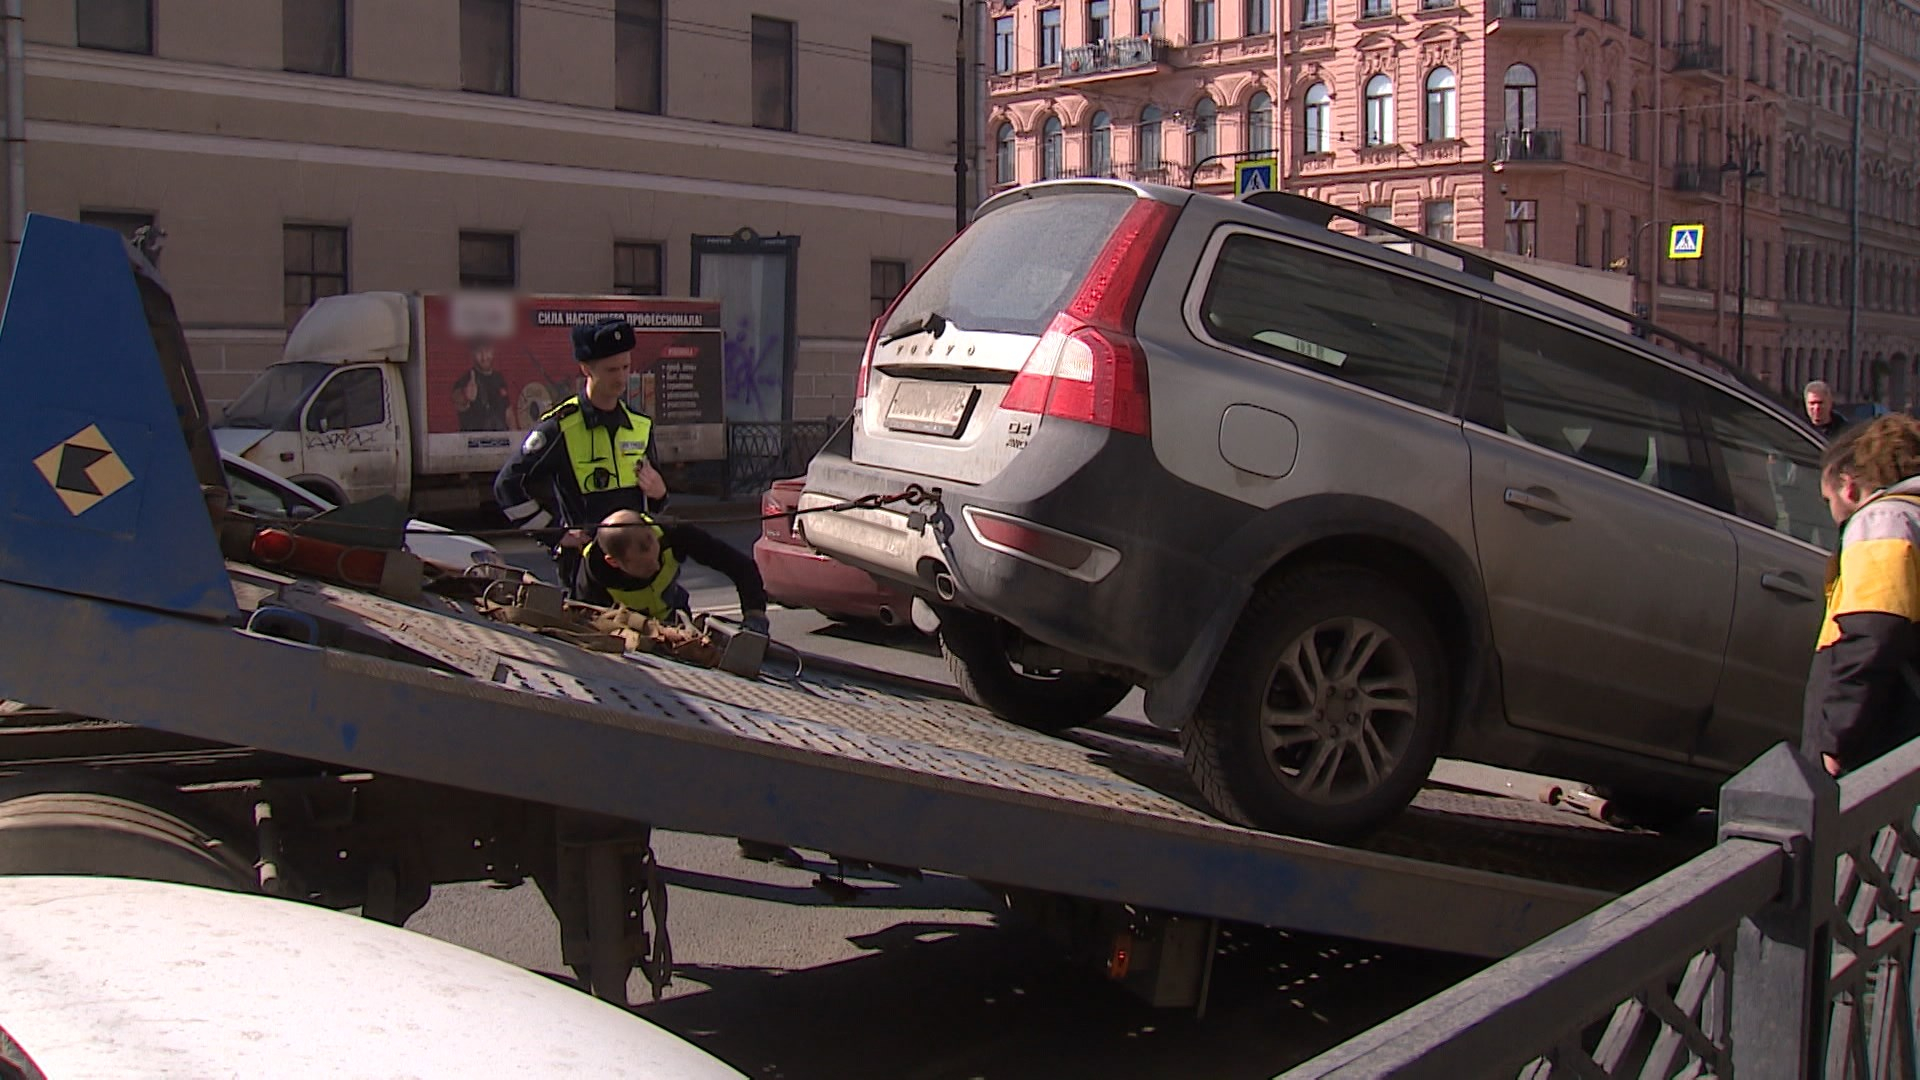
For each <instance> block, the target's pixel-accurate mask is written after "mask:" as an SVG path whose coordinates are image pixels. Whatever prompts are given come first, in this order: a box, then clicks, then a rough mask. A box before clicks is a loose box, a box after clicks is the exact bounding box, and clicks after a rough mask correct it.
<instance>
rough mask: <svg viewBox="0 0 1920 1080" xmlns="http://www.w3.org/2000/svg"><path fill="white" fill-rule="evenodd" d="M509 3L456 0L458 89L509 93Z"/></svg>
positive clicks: (511, 28)
mask: <svg viewBox="0 0 1920 1080" xmlns="http://www.w3.org/2000/svg"><path fill="white" fill-rule="evenodd" d="M513 8H514V4H513V0H460V85H461V87H462V88H463V89H467V90H471V91H473V92H474V93H476V94H506V95H511V94H512V93H513V88H514V83H513Z"/></svg>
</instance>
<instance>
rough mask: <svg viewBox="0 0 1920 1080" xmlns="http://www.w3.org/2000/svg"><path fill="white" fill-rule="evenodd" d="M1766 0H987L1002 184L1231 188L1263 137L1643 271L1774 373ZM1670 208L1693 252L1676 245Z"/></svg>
mask: <svg viewBox="0 0 1920 1080" xmlns="http://www.w3.org/2000/svg"><path fill="white" fill-rule="evenodd" d="M1775 2H1776V0H1111V2H1102V0H990V2H989V4H988V11H987V14H988V19H989V27H990V29H989V40H990V42H991V47H992V51H991V52H990V53H989V56H988V60H989V73H990V74H989V77H988V94H989V102H990V112H989V116H988V124H987V132H986V134H987V138H988V140H989V141H988V159H989V168H990V169H991V170H992V172H991V173H990V178H991V179H993V180H995V181H996V182H997V183H998V184H999V185H1002V186H1004V185H1010V184H1014V183H1026V182H1030V181H1033V180H1037V179H1044V178H1048V177H1056V176H1077V175H1110V176H1119V177H1123V178H1134V179H1146V180H1160V181H1162V182H1166V183H1172V184H1175V185H1180V186H1193V187H1196V188H1198V189H1201V190H1209V191H1214V192H1226V191H1228V190H1229V185H1230V183H1231V180H1232V175H1233V170H1232V164H1233V161H1234V160H1235V159H1236V158H1240V157H1254V156H1261V153H1262V151H1265V150H1267V149H1269V148H1271V149H1272V152H1273V156H1274V157H1275V158H1276V159H1277V164H1278V173H1279V182H1280V184H1281V186H1283V187H1285V188H1287V189H1288V190H1293V191H1298V192H1300V193H1302V194H1306V195H1310V196H1313V197H1316V198H1320V199H1325V200H1327V201H1330V202H1333V203H1336V204H1339V205H1342V206H1346V207H1350V208H1352V209H1355V210H1360V211H1363V212H1364V213H1366V214H1368V215H1370V216H1377V217H1383V218H1388V219H1390V220H1392V221H1393V222H1395V223H1396V224H1398V225H1400V226H1403V227H1406V228H1412V229H1417V230H1420V231H1422V232H1425V233H1428V234H1429V235H1433V236H1436V237H1439V238H1443V239H1453V240H1456V241H1459V242H1463V243H1467V244H1475V245H1481V246H1485V247H1488V248H1492V249H1494V250H1503V251H1509V252H1514V253H1518V254H1524V255H1532V256H1535V257H1538V258H1542V259H1547V260H1551V261H1554V262H1561V263H1573V264H1577V265H1583V266H1588V267H1594V268H1599V269H1611V270H1616V271H1619V272H1623V273H1626V272H1632V273H1633V274H1634V275H1635V277H1636V279H1637V281H1636V289H1635V295H1636V297H1637V298H1638V302H1639V303H1640V304H1641V305H1642V307H1643V309H1644V310H1645V311H1646V312H1648V313H1650V314H1651V315H1652V317H1653V318H1654V319H1655V321H1657V322H1659V323H1661V324H1663V325H1665V326H1668V327H1669V328H1671V329H1672V330H1673V331H1675V332H1676V333H1679V334H1682V335H1685V336H1686V337H1689V338H1691V339H1693V340H1695V341H1697V342H1699V343H1700V344H1702V345H1704V346H1706V347H1707V348H1709V349H1712V350H1713V351H1715V352H1717V353H1719V354H1720V355H1721V356H1724V357H1727V358H1728V359H1730V360H1731V359H1733V358H1734V357H1735V355H1736V353H1737V352H1738V351H1739V349H1740V348H1741V347H1742V346H1744V349H1745V361H1744V366H1746V367H1747V368H1748V370H1750V371H1752V372H1753V373H1755V374H1756V375H1759V376H1762V377H1764V378H1766V379H1768V380H1769V381H1771V382H1773V383H1774V384H1775V385H1781V384H1783V383H1785V382H1786V381H1787V380H1788V379H1789V378H1790V377H1792V376H1793V375H1794V374H1795V373H1790V372H1789V371H1788V370H1787V369H1786V366H1785V364H1784V363H1783V362H1782V355H1781V343H1782V333H1783V329H1784V327H1783V322H1782V318H1781V308H1780V304H1781V301H1782V299H1783V292H1782V290H1783V288H1784V287H1785V273H1784V267H1785V265H1786V259H1787V249H1786V245H1785V244H1784V243H1783V240H1782V228H1781V215H1780V201H1779V194H1778V193H1779V191H1780V178H1781V176H1782V169H1781V167H1780V165H1779V162H1780V159H1781V151H1782V147H1783V145H1784V140H1783V139H1782V136H1781V131H1780V126H1781V123H1782V99H1781V91H1780V89H1779V87H1780V85H1781V82H1782V80H1783V79H1784V77H1785V75H1786V70H1785V63H1784V56H1785V53H1784V44H1783V35H1782V33H1781V28H1780V23H1781V16H1780V12H1779V10H1778V8H1776V7H1775V6H1774V4H1775ZM1743 180H1744V186H1745V192H1744V196H1745V198H1744V202H1745V207H1744V212H1743V211H1742V206H1741V203H1742V197H1741V196H1742V190H1741V189H1742V181H1743ZM1742 219H1744V221H1743V220H1742ZM1676 223H1684V224H1700V225H1704V226H1705V244H1704V250H1703V252H1702V254H1703V257H1702V258H1700V259H1697V260H1684V261H1683V260H1669V259H1667V258H1665V255H1666V241H1667V227H1668V226H1669V225H1671V224H1676ZM1743 225H1744V233H1745V237H1746V245H1745V252H1746V273H1745V275H1744V277H1745V281H1744V285H1745V294H1746V305H1745V311H1746V318H1745V319H1744V324H1745V325H1744V333H1742V327H1741V323H1742V321H1743V320H1741V319H1740V318H1739V317H1738V313H1739V312H1740V310H1741V306H1740V299H1739V298H1740V293H1741V285H1742V276H1743V275H1742V273H1741V260H1740V252H1741V244H1740V242H1739V240H1740V237H1741V234H1742V231H1743V229H1742V227H1743ZM1743 339H1744V340H1743Z"/></svg>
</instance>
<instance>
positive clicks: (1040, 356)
mask: <svg viewBox="0 0 1920 1080" xmlns="http://www.w3.org/2000/svg"><path fill="white" fill-rule="evenodd" d="M1179 216H1180V209H1179V207H1176V206H1170V205H1168V204H1166V203H1163V202H1159V201H1157V200H1154V199H1141V200H1139V201H1137V202H1135V203H1134V204H1133V206H1132V207H1131V208H1129V209H1128V210H1127V213H1126V216H1125V217H1123V218H1121V219H1120V225H1119V227H1118V228H1116V229H1114V231H1113V235H1112V236H1111V237H1109V238H1108V240H1107V244H1106V247H1104V248H1102V249H1101V251H1100V256H1099V258H1097V259H1095V260H1094V263H1093V266H1092V268H1091V269H1089V270H1088V271H1087V277H1086V280H1085V281H1083V282H1081V283H1080V290H1079V291H1078V292H1077V293H1075V294H1074V297H1073V299H1072V300H1071V301H1070V302H1068V304H1067V307H1066V310H1064V311H1062V312H1061V313H1060V314H1059V315H1056V316H1055V317H1054V320H1053V322H1052V324H1051V325H1049V326H1048V327H1047V332H1046V333H1045V334H1043V335H1042V336H1041V338H1040V341H1039V343H1038V344H1036V345H1034V347H1033V352H1032V353H1031V354H1029V355H1028V357H1027V361H1026V363H1025V364H1024V365H1022V367H1021V369H1020V374H1019V375H1017V376H1015V377H1014V380H1013V385H1012V386H1009V387H1008V388H1007V395H1006V397H1005V398H1003V399H1002V400H1001V402H1000V407H1001V408H1003V409H1016V410H1019V411H1021V412H1031V413H1039V414H1041V415H1043V416H1057V417H1060V418H1061V419H1063V420H1077V421H1080V422H1081V423H1086V424H1095V425H1098V426H1100V427H1104V428H1111V429H1113V430H1115V431H1125V432H1130V433H1132V434H1135V435H1145V434H1147V433H1148V430H1149V423H1148V407H1147V358H1146V354H1145V353H1143V352H1142V351H1141V349H1140V342H1139V341H1138V340H1136V339H1135V338H1134V320H1135V319H1136V318H1137V317H1138V316H1139V314H1140V302H1141V301H1142V300H1143V299H1144V298H1145V296H1146V291H1147V281H1148V279H1150V278H1151V277H1152V276H1153V268H1154V266H1155V264H1156V263H1157V262H1158V261H1159V258H1160V251H1161V249H1162V248H1164V247H1165V246H1166V243H1167V237H1168V235H1170V234H1171V233H1172V232H1173V223H1174V221H1175V219H1177V218H1178V217H1179Z"/></svg>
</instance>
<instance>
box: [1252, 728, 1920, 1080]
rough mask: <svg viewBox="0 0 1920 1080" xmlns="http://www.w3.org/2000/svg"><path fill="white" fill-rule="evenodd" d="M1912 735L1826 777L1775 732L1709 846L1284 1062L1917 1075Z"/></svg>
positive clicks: (1321, 1071) (1735, 789) (1465, 1072)
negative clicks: (1402, 1007)
mask: <svg viewBox="0 0 1920 1080" xmlns="http://www.w3.org/2000/svg"><path fill="white" fill-rule="evenodd" d="M1916 805H1920V741H1916V742H1914V743H1910V744H1908V745H1907V746H1905V747H1903V748H1901V749H1900V750H1897V751H1895V752H1894V753H1892V754H1889V755H1887V756H1886V757H1884V758H1882V759H1880V760H1879V761H1876V762H1873V763H1872V764H1870V765H1868V766H1866V767H1865V768H1863V769H1860V770H1859V771H1858V772H1855V773H1852V774H1849V775H1848V776H1847V777H1846V779H1845V780H1843V781H1842V782H1840V783H1839V784H1835V783H1834V782H1833V780H1831V779H1830V778H1828V777H1827V776H1826V774H1825V773H1823V772H1821V771H1819V770H1818V769H1816V768H1814V767H1813V766H1811V765H1809V764H1807V763H1806V762H1805V761H1803V760H1802V759H1801V758H1800V757H1799V756H1798V755H1797V754H1795V753H1794V752H1793V751H1792V750H1791V749H1789V748H1788V747H1786V746H1784V745H1782V746H1777V747H1775V748H1774V749H1773V750H1771V751H1769V752H1768V753H1767V754H1766V755H1764V756H1763V757H1761V758H1760V759H1759V760H1758V761H1756V762H1754V764H1753V765H1751V766H1750V767H1748V768H1747V769H1746V770H1745V771H1744V772H1742V773H1740V774H1739V775H1738V776H1736V777H1734V778H1733V779H1732V780H1729V781H1728V782H1727V783H1726V785H1725V786H1724V787H1722V788H1721V794H1720V833H1719V836H1720V839H1719V843H1718V844H1716V845H1715V846H1714V847H1713V848H1711V849H1710V850H1708V851H1706V852H1704V853H1702V854H1701V855H1700V856H1698V857H1697V858H1695V859H1693V860H1692V861H1690V862H1688V863H1686V864H1684V865H1682V866H1679V867H1677V868H1675V869H1674V870H1673V871H1671V872H1669V873H1667V874H1666V875H1664V876H1662V877H1660V878H1658V879H1656V880H1654V881H1652V882H1650V883H1648V884H1647V885H1645V886H1643V887H1642V888H1640V889H1638V890H1635V891H1634V892H1632V893H1629V894H1628V895H1626V896H1623V897H1621V898H1620V899H1618V900H1616V901H1614V902H1613V903H1611V904H1608V905H1607V906H1605V907H1603V908H1601V909H1599V910H1598V911H1595V912H1593V913H1592V914H1591V915H1588V916H1587V917H1586V918H1584V919H1581V920H1579V921H1578V922H1575V923H1573V924H1572V925H1570V926H1567V927H1565V928H1564V929H1562V930H1560V931H1558V932H1557V933H1554V934H1552V935H1549V936H1548V937H1546V938H1544V939H1542V940H1541V941H1539V942H1537V943H1536V944H1534V945H1532V946H1530V947H1528V948H1527V949H1525V950H1522V951H1521V952H1519V953H1516V954H1514V955H1513V956H1510V957H1508V958H1507V959H1506V960H1503V961H1501V962H1500V963H1498V964H1495V965H1494V966H1492V967H1490V968H1488V969H1486V970H1485V971H1483V972H1481V973H1480V974H1479V975H1476V976H1474V977H1473V978H1471V979H1468V980H1467V981H1465V982H1463V983H1461V984H1459V985H1458V986H1455V987H1454V988H1452V989H1451V990H1448V991H1446V992H1444V993H1442V994H1439V995H1437V996H1435V997H1434V998H1432V999H1430V1000H1428V1001H1426V1002H1424V1003H1422V1004H1421V1005H1419V1006H1416V1007H1415V1008H1413V1009H1410V1010H1408V1011H1407V1012H1405V1013H1402V1014H1400V1015H1399V1016H1397V1017H1394V1018H1393V1019H1391V1020H1388V1021H1387V1022H1385V1023H1383V1024H1381V1025H1379V1026H1377V1027H1375V1028H1373V1029H1372V1030H1370V1031H1367V1032H1364V1033H1362V1034H1361V1035H1359V1036H1356V1037H1355V1038H1353V1039H1351V1040H1349V1041H1347V1042H1346V1043H1343V1044H1341V1045H1340V1046H1337V1047H1335V1048H1333V1049H1332V1050H1329V1051H1327V1052H1326V1053H1325V1054H1322V1055H1321V1056H1319V1057H1317V1058H1314V1059H1313V1060H1312V1061H1309V1062H1306V1063H1305V1064H1303V1065H1301V1066H1299V1067H1297V1068H1295V1069H1293V1070H1292V1071H1290V1072H1288V1073H1286V1074H1285V1076H1286V1077H1287V1078H1304V1077H1322V1076H1336V1077H1360V1076H1369V1077H1371V1076H1382V1075H1393V1076H1398V1077H1410V1078H1424V1077H1434V1078H1452V1077H1462V1076H1521V1077H1527V1078H1544V1077H1562V1076H1568V1077H1583V1078H1584V1077H1624V1076H1638V1077H1706V1076H1715V1077H1739V1078H1743V1080H1744V1078H1747V1077H1816V1076H1817V1077H1825V1078H1829V1080H1847V1078H1861V1080H1878V1078H1881V1077H1896V1076H1897V1077H1903V1078H1912V1077H1915V1076H1916V1074H1920V1039H1916V1031H1915V997H1914V994H1913V991H1914V988H1915V987H1916V985H1917V984H1920V971H1916V970H1915V967H1914V958H1915V943H1916V931H1920V889H1916V883H1917V882H1920V831H1916V828H1915V810H1916Z"/></svg>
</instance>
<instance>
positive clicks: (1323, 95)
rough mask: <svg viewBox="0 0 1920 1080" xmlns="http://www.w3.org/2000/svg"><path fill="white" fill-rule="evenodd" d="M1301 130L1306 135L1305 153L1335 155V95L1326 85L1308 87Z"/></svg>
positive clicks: (1319, 84) (1316, 84) (1317, 84)
mask: <svg viewBox="0 0 1920 1080" xmlns="http://www.w3.org/2000/svg"><path fill="white" fill-rule="evenodd" d="M1300 128H1301V130H1302V131H1303V132H1305V134H1306V145H1305V146H1304V147H1303V149H1304V151H1305V152H1306V153H1309V154H1331V153H1333V94H1332V93H1330V92H1329V91H1328V90H1327V84H1326V83H1314V84H1313V85H1312V86H1309V87H1307V98H1306V105H1305V115H1304V116H1302V117H1301V124H1300Z"/></svg>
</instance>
